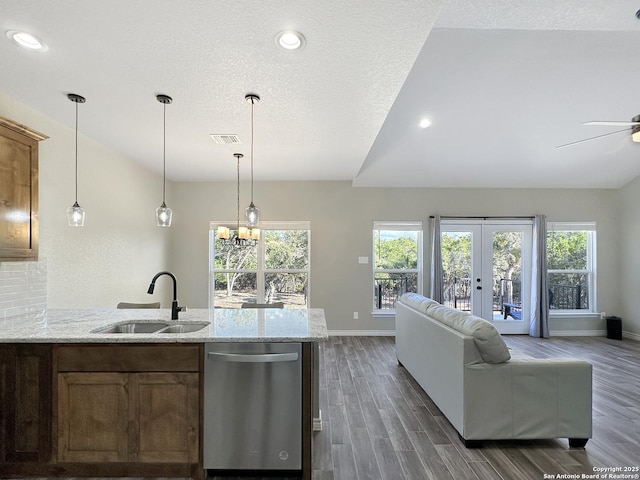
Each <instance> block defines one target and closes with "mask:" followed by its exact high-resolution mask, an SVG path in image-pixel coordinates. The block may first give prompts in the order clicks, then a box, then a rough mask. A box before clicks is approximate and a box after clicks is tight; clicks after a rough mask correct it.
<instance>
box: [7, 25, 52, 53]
mask: <svg viewBox="0 0 640 480" xmlns="http://www.w3.org/2000/svg"><path fill="white" fill-rule="evenodd" d="M7 37H8V38H9V39H10V40H11V41H12V42H14V43H15V44H16V45H20V46H21V47H22V48H26V49H27V50H32V51H34V52H46V51H47V50H48V48H49V47H47V45H46V44H45V43H44V42H43V41H42V40H40V39H39V38H38V37H36V36H35V35H32V34H31V33H27V32H19V31H17V30H9V31H8V32H7Z"/></svg>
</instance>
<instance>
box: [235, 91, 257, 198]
mask: <svg viewBox="0 0 640 480" xmlns="http://www.w3.org/2000/svg"><path fill="white" fill-rule="evenodd" d="M254 105H255V100H254V99H251V205H253V106H254ZM238 202H239V201H238Z"/></svg>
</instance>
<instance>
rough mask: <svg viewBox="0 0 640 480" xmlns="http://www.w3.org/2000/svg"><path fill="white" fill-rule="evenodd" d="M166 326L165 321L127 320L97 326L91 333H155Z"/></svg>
mask: <svg viewBox="0 0 640 480" xmlns="http://www.w3.org/2000/svg"><path fill="white" fill-rule="evenodd" d="M166 326H167V324H166V323H164V322H126V323H118V324H115V325H108V326H106V327H101V328H96V329H95V330H92V331H91V333H153V332H157V331H158V330H160V329H162V328H165V327H166Z"/></svg>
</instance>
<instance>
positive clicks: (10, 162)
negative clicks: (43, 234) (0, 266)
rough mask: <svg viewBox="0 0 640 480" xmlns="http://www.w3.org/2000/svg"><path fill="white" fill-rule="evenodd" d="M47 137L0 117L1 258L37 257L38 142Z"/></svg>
mask: <svg viewBox="0 0 640 480" xmlns="http://www.w3.org/2000/svg"><path fill="white" fill-rule="evenodd" d="M46 138H48V137H47V136H46V135H43V134H41V133H38V132H36V131H35V130H31V129H30V128H28V127H26V126H24V125H20V124H18V123H15V122H13V121H11V120H7V119H6V118H2V117H0V261H3V260H5V261H8V260H11V261H15V260H37V259H38V142H39V141H41V140H44V139H46Z"/></svg>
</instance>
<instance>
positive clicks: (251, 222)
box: [244, 202, 260, 227]
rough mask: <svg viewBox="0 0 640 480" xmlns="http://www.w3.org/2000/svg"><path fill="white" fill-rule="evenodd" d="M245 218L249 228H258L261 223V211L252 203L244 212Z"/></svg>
mask: <svg viewBox="0 0 640 480" xmlns="http://www.w3.org/2000/svg"><path fill="white" fill-rule="evenodd" d="M244 218H245V220H246V223H247V227H257V226H258V223H259V222H260V209H259V208H258V207H256V206H255V205H254V204H253V202H251V204H250V205H249V206H248V207H247V208H246V209H245V211H244Z"/></svg>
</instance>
